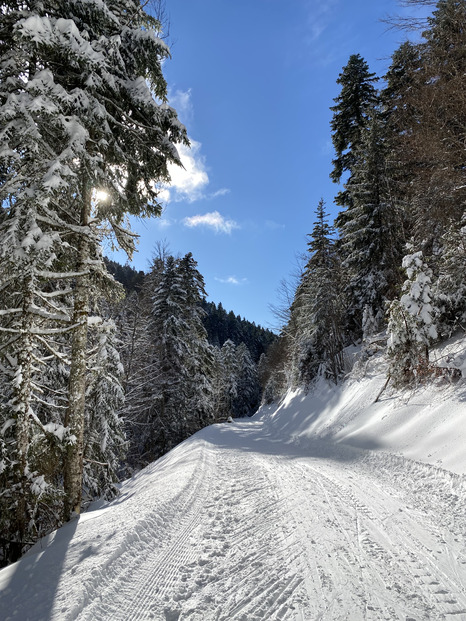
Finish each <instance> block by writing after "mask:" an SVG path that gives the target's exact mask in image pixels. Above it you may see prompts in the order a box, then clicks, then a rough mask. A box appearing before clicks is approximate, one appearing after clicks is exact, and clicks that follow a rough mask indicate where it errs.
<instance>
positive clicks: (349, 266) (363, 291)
mask: <svg viewBox="0 0 466 621" xmlns="http://www.w3.org/2000/svg"><path fill="white" fill-rule="evenodd" d="M355 153H356V163H355V164H354V166H353V171H352V175H351V179H350V180H349V181H348V183H347V184H346V191H347V193H348V196H350V198H351V201H350V206H349V207H348V209H347V211H346V212H345V218H344V223H343V225H342V226H341V227H340V243H339V251H340V253H341V255H342V257H343V267H344V269H345V270H346V271H347V275H348V276H347V277H348V286H347V299H348V312H347V319H346V321H347V329H348V330H349V332H350V334H351V335H352V337H353V338H354V339H357V338H359V337H360V336H361V335H362V320H363V314H364V312H365V313H366V318H367V317H368V315H369V314H370V315H371V316H372V317H373V318H374V320H375V323H376V324H377V323H378V327H379V328H380V327H381V324H382V321H383V317H384V314H385V303H386V301H387V300H391V299H393V298H394V297H395V294H396V292H397V288H398V287H399V285H400V284H401V283H400V275H399V265H400V263H401V259H402V247H403V244H404V239H403V215H402V210H401V208H400V206H399V205H398V204H397V202H396V201H395V199H394V198H393V196H392V192H391V175H390V168H389V163H388V161H387V146H386V140H385V127H384V124H383V122H382V118H381V115H380V114H378V113H377V112H376V111H375V110H374V111H373V112H372V118H371V120H370V122H369V125H368V127H367V128H366V129H364V130H362V132H361V143H360V145H359V146H358V147H357V149H356V150H355ZM374 329H377V326H376V325H374Z"/></svg>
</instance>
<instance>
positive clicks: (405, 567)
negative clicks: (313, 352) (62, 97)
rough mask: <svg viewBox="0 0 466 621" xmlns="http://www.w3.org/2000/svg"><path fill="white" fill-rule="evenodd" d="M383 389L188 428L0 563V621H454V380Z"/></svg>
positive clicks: (346, 391)
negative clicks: (112, 494) (113, 492)
mask: <svg viewBox="0 0 466 621" xmlns="http://www.w3.org/2000/svg"><path fill="white" fill-rule="evenodd" d="M383 383H384V369H383V361H382V360H381V359H380V358H377V357H374V358H373V359H371V361H370V364H368V365H367V368H366V369H365V371H364V373H363V372H362V371H361V369H360V371H359V374H358V373H355V374H354V375H353V377H352V379H350V380H349V381H348V382H346V384H345V386H344V387H341V388H338V389H335V388H331V387H329V386H327V385H324V384H321V385H320V386H318V387H317V389H316V391H315V392H314V393H313V394H312V395H311V394H309V395H304V394H302V393H296V394H290V395H288V397H287V399H286V400H285V401H284V402H283V403H282V404H281V405H280V406H279V407H278V408H277V407H269V408H264V409H263V410H262V411H261V412H260V413H259V414H257V415H256V416H255V417H254V418H253V419H250V420H242V421H236V422H234V423H233V424H227V423H225V424H222V425H213V426H212V427H209V428H207V429H205V430H203V431H202V432H199V433H198V434H196V435H195V436H193V437H192V438H190V439H189V440H188V441H186V442H184V443H183V444H181V445H180V446H178V447H177V448H176V449H175V450H174V451H172V452H171V453H169V454H168V455H166V456H165V457H164V458H162V459H160V460H158V461H157V462H156V463H155V464H152V465H151V466H149V467H148V468H146V469H145V470H144V471H142V472H140V473H139V474H138V475H136V476H135V477H134V478H133V479H131V480H129V481H127V482H125V483H124V484H123V485H122V487H121V496H120V497H119V498H118V499H116V500H115V501H114V502H112V503H109V504H107V505H94V507H93V508H92V510H90V511H89V512H87V513H86V514H84V515H82V516H81V517H80V519H79V520H77V521H75V522H72V523H70V524H68V525H67V526H65V527H64V528H62V529H60V530H59V531H58V532H57V533H54V534H52V535H50V536H49V537H48V538H46V539H44V540H42V541H41V542H39V543H38V544H36V546H35V547H34V548H33V549H32V550H31V551H30V552H29V554H28V555H27V556H26V557H25V558H23V559H22V560H21V561H20V562H19V563H16V564H15V565H13V566H11V567H7V568H6V569H3V570H2V571H0V617H1V619H2V621H7V620H12V619H15V620H21V621H27V620H31V621H32V620H35V621H39V620H41V621H45V620H48V619H53V620H56V621H67V620H71V619H80V620H83V621H84V620H87V621H97V620H99V621H100V620H106V619H108V620H110V619H111V620H112V621H113V620H121V621H129V620H135V621H139V620H143V619H155V620H160V621H187V620H192V621H214V620H216V621H261V620H264V621H269V620H278V619H281V620H288V619H290V620H301V621H303V620H305V621H315V620H317V619H323V620H335V621H336V620H341V621H343V620H350V621H359V620H372V621H381V620H386V621H393V620H397V619H399V620H403V621H407V620H408V619H409V620H411V621H413V620H416V621H421V620H425V621H427V620H429V621H439V620H441V619H455V620H458V621H461V620H463V621H466V590H465V585H466V542H465V532H466V512H465V508H464V507H465V505H466V481H465V477H464V476H462V475H460V474H458V473H460V472H464V467H465V458H464V454H463V453H464V452H465V450H466V449H465V448H464V447H465V446H466V445H465V443H464V436H461V434H464V428H465V424H464V421H463V417H464V416H466V386H465V384H464V383H459V384H456V385H455V386H448V385H445V386H444V385H439V386H433V387H430V388H427V389H423V390H419V391H417V392H414V393H406V394H402V395H398V396H397V395H395V394H394V393H390V392H387V391H388V390H389V389H387V391H385V392H384V393H383V394H382V396H381V398H380V403H376V404H374V400H375V398H376V396H377V394H378V393H379V392H380V389H381V387H382V386H383ZM406 456H409V457H411V458H414V459H408V458H407V457H406ZM440 460H441V465H442V467H441V468H439V467H436V466H435V465H432V463H434V464H436V463H440ZM423 462H431V463H423Z"/></svg>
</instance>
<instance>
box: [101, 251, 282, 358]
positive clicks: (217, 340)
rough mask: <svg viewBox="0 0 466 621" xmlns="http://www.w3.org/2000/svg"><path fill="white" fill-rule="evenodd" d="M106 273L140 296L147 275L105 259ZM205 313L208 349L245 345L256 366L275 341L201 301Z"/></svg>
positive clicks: (265, 331)
mask: <svg viewBox="0 0 466 621" xmlns="http://www.w3.org/2000/svg"><path fill="white" fill-rule="evenodd" d="M105 264H106V266H107V269H108V271H109V272H110V273H111V274H112V275H113V277H114V278H115V279H116V280H117V281H118V282H120V283H121V284H122V285H123V287H124V288H125V292H126V293H127V294H131V293H135V292H136V293H139V292H140V291H141V290H142V289H143V288H144V281H145V277H146V274H145V273H144V272H143V271H137V270H135V269H134V268H132V267H131V266H130V265H120V264H119V263H117V262H116V261H111V260H109V259H105ZM201 306H202V308H203V310H204V313H203V314H202V323H203V324H204V327H205V329H206V330H207V339H208V341H209V343H210V344H211V345H215V346H216V347H222V345H223V344H224V343H225V341H228V340H230V341H233V343H234V344H235V345H241V343H244V344H245V345H246V347H247V348H248V350H249V353H250V354H251V357H252V359H253V361H254V362H255V363H258V362H259V359H260V357H261V355H262V354H264V353H265V352H266V351H267V349H268V348H269V346H270V345H271V344H272V343H273V342H274V341H276V339H277V336H276V334H275V333H274V332H272V331H271V330H268V329H266V328H263V327H262V326H256V324H255V323H254V322H251V321H248V320H247V319H245V318H244V317H240V315H235V313H234V312H233V311H226V310H225V309H224V308H223V306H222V303H221V302H220V303H219V304H216V303H215V302H209V301H207V300H206V299H205V298H203V299H202V301H201Z"/></svg>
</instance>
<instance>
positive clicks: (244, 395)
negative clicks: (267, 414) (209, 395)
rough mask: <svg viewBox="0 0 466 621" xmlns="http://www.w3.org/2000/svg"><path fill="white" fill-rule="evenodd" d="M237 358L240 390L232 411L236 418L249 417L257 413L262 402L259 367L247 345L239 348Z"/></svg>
mask: <svg viewBox="0 0 466 621" xmlns="http://www.w3.org/2000/svg"><path fill="white" fill-rule="evenodd" d="M236 356H237V359H238V367H239V370H238V383H237V385H238V389H237V396H236V398H235V399H234V401H233V408H232V409H233V413H234V416H236V417H242V416H249V415H250V414H253V413H254V412H255V411H256V409H257V407H258V405H259V400H260V389H259V380H258V374H257V366H256V365H255V364H254V361H253V359H252V358H251V354H250V353H249V349H248V348H247V346H246V344H245V343H241V344H240V345H238V346H237V348H236Z"/></svg>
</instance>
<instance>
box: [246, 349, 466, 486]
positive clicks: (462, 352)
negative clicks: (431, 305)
mask: <svg viewBox="0 0 466 621" xmlns="http://www.w3.org/2000/svg"><path fill="white" fill-rule="evenodd" d="M432 358H433V359H434V360H435V361H436V363H437V364H438V366H448V365H450V364H451V363H454V366H455V367H456V368H458V369H460V370H462V365H464V364H465V360H466V339H464V338H462V339H459V338H456V339H452V340H451V341H449V342H447V343H445V344H443V345H442V346H439V347H438V348H437V349H436V350H435V351H434V352H433V353H432ZM447 362H448V364H447ZM386 378H387V362H386V360H385V358H384V356H383V355H382V354H380V353H379V354H377V355H374V356H373V357H372V358H369V360H368V361H367V362H366V363H364V364H362V363H361V362H359V363H358V364H356V365H355V367H354V369H353V371H352V373H351V374H350V376H349V377H348V379H347V380H346V381H345V382H343V383H342V384H341V385H339V386H334V385H330V384H329V383H327V382H325V381H324V380H320V381H319V382H318V383H317V385H315V386H314V387H313V388H312V389H311V390H310V391H309V393H308V394H306V393H305V392H304V391H302V390H297V391H293V392H289V393H288V394H287V395H286V396H285V398H284V399H283V400H282V402H281V403H280V404H279V406H278V407H276V406H264V407H262V408H261V409H260V410H259V412H258V414H256V416H257V417H261V418H264V420H265V421H266V424H267V427H268V429H269V431H270V433H273V434H274V435H278V436H281V437H285V436H286V437H288V438H289V439H290V440H292V441H294V442H298V443H299V444H300V445H302V444H303V443H305V442H306V441H310V440H312V439H316V438H320V439H326V440H329V441H332V442H337V443H343V444H348V445H351V446H354V447H358V448H363V449H370V450H373V451H385V452H390V453H395V454H400V455H403V456H405V457H409V458H410V459H414V460H417V461H421V462H425V463H429V464H433V465H435V466H437V467H440V468H444V469H447V470H450V471H451V472H454V473H457V474H465V473H466V381H465V380H464V379H456V380H455V381H454V382H453V381H452V382H451V383H450V382H449V381H448V380H447V379H445V378H437V379H435V380H433V382H432V383H429V384H426V385H425V386H421V387H418V388H416V389H409V390H395V389H393V388H392V387H391V386H390V385H389V386H388V387H387V388H386V389H385V390H383V387H384V385H385V383H386ZM382 390H383V392H382V394H381V395H380V393H381V391H382ZM379 395H380V397H379V399H378V400H377V397H378V396H379Z"/></svg>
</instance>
